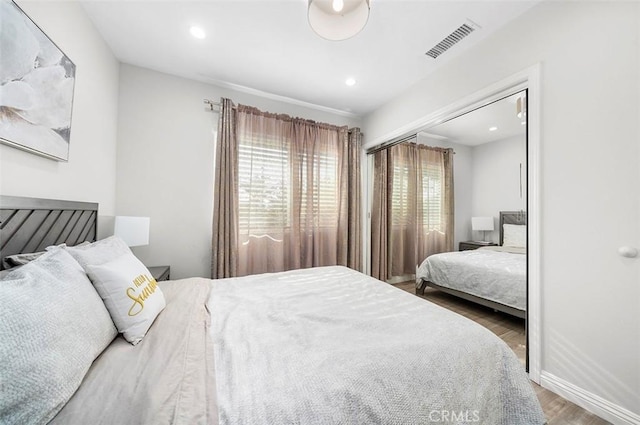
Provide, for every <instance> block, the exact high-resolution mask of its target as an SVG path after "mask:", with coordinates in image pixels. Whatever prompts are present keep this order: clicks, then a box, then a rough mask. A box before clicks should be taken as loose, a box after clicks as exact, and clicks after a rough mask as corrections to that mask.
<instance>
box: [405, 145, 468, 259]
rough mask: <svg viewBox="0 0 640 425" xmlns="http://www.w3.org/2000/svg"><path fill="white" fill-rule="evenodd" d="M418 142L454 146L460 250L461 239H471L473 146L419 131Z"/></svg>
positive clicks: (455, 245) (455, 244) (455, 246)
mask: <svg viewBox="0 0 640 425" xmlns="http://www.w3.org/2000/svg"><path fill="white" fill-rule="evenodd" d="M417 142H418V143H421V144H424V145H428V146H435V147H441V148H452V149H453V151H454V152H455V155H454V156H453V198H454V200H453V202H454V210H455V215H454V222H455V223H454V229H453V240H454V242H453V249H454V250H456V251H457V250H458V247H459V245H460V241H468V240H470V239H471V200H472V197H473V196H472V190H473V188H472V181H473V178H472V172H473V162H472V148H471V147H470V146H466V145H461V144H459V143H454V142H449V141H446V140H439V139H434V138H432V137H429V136H427V135H425V134H424V133H418V140H417Z"/></svg>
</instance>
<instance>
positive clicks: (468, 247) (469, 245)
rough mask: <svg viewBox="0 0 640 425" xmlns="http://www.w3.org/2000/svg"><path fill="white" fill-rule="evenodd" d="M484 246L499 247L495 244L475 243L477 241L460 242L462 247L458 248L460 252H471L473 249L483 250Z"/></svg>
mask: <svg viewBox="0 0 640 425" xmlns="http://www.w3.org/2000/svg"><path fill="white" fill-rule="evenodd" d="M483 246H498V245H497V244H495V243H493V242H487V243H482V242H475V241H465V242H460V247H459V248H458V250H459V251H469V250H472V249H478V248H482V247H483Z"/></svg>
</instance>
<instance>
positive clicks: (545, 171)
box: [363, 2, 640, 423]
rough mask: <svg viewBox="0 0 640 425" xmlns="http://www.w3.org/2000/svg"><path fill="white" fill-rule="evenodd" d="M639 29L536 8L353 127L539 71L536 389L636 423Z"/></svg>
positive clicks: (626, 22) (596, 9)
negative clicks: (555, 386) (625, 249)
mask: <svg viewBox="0 0 640 425" xmlns="http://www.w3.org/2000/svg"><path fill="white" fill-rule="evenodd" d="M639 22H640V4H638V3H636V2H544V3H541V4H539V5H537V6H535V7H533V8H532V9H531V10H530V11H529V12H527V13H525V14H524V15H522V16H521V17H519V18H517V19H516V20H514V21H513V22H512V23H510V24H508V25H506V26H505V27H503V28H502V29H501V30H499V31H497V32H496V33H495V34H493V35H491V36H489V37H488V38H487V39H486V40H484V41H483V42H481V43H479V44H478V45H477V46H476V47H475V48H474V49H473V50H472V51H469V52H466V53H465V54H464V55H461V56H459V57H457V58H454V59H453V60H452V61H451V62H449V63H447V64H446V65H445V66H443V67H442V68H441V69H440V70H439V71H437V72H436V73H434V74H432V75H430V76H429V77H427V78H425V79H424V80H422V81H421V82H419V83H417V84H416V85H414V86H413V87H411V88H410V89H408V90H407V91H406V92H405V93H403V94H401V95H399V96H398V97H397V98H396V99H395V100H394V101H392V102H390V103H389V104H387V105H385V106H384V107H382V108H380V109H378V110H377V111H375V112H374V113H372V114H370V115H369V116H367V117H365V121H364V126H363V131H364V134H365V137H366V140H367V141H372V140H374V139H376V138H381V137H384V136H385V135H387V134H389V133H390V132H392V131H394V130H396V129H397V128H400V127H401V126H404V125H407V124H409V123H411V122H413V121H414V120H416V119H419V118H421V117H424V116H427V115H429V114H430V113H433V112H435V111H437V110H439V109H440V108H443V107H445V106H447V105H449V104H451V103H453V102H455V101H456V100H458V99H461V98H463V97H465V96H468V95H469V94H471V93H475V92H477V91H478V90H481V89H483V88H485V87H487V86H489V85H491V84H493V83H495V82H497V81H500V80H502V79H504V78H506V77H509V76H511V75H513V74H515V73H518V72H520V71H522V70H524V69H527V68H528V67H529V66H531V65H533V64H536V63H541V67H542V75H541V113H542V115H541V117H540V119H541V158H540V161H541V166H542V170H541V179H542V182H541V184H542V186H541V189H540V196H541V205H540V207H541V232H542V241H541V253H542V258H541V264H542V269H541V280H542V291H541V292H542V299H541V306H542V317H541V320H542V323H541V333H542V358H541V363H542V364H541V366H542V374H543V378H544V379H543V383H544V382H545V380H547V381H548V382H550V379H551V378H557V379H556V381H557V382H563V383H566V384H568V386H569V387H570V389H571V391H573V394H578V395H579V396H580V397H581V399H583V400H584V399H586V398H589V397H591V396H593V397H591V400H596V401H598V400H600V401H601V402H602V405H606V406H608V407H609V408H610V409H612V410H613V411H618V412H620V411H624V409H627V411H629V412H632V413H631V414H632V415H635V418H636V419H634V420H636V421H640V419H638V418H640V416H639V415H640V403H638V400H640V361H639V360H638V359H640V337H639V336H640V314H638V311H640V283H639V282H640V267H639V262H640V260H638V259H625V258H621V257H620V256H619V255H618V254H617V249H618V247H620V246H623V245H631V246H636V247H638V246H640V228H639V227H640V226H639V225H640V199H639V198H640V191H638V183H640V180H639V173H638V169H639V168H640V152H639V148H640V144H639V143H638V140H639V138H640V131H639V128H638V117H639V97H640V96H639V94H640V86H639V85H640V72H639V55H640V49H639V48H638V45H639V42H640V40H639V34H638V33H639V29H640V25H638V24H639ZM612 41H615V42H612ZM594 224H596V227H594ZM547 385H548V384H547ZM565 389H566V388H565ZM571 391H569V392H571ZM565 393H568V392H567V391H565ZM585 397H586V398H585ZM602 400H604V401H602ZM621 409H622V410H621ZM616 421H618V422H620V423H622V422H621V420H619V419H617V420H616Z"/></svg>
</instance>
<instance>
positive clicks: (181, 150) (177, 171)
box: [116, 64, 360, 278]
mask: <svg viewBox="0 0 640 425" xmlns="http://www.w3.org/2000/svg"><path fill="white" fill-rule="evenodd" d="M221 96H222V97H228V98H231V99H232V100H233V101H234V102H235V103H236V104H237V103H242V104H246V105H252V106H255V107H258V108H260V109H262V110H265V111H270V112H276V113H285V114H289V115H292V116H301V117H304V118H308V119H313V120H317V121H322V122H329V123H332V124H336V125H345V124H348V125H350V126H357V125H359V124H360V123H359V122H357V121H354V120H353V119H348V118H345V117H342V116H337V115H332V114H329V113H326V112H322V111H318V110H314V109H308V108H303V107H301V106H296V105H292V104H287V103H283V102H278V101H274V100H270V99H266V98H262V97H257V96H253V95H249V94H246V93H240V92H236V91H232V90H229V89H224V88H221V87H217V86H213V85H209V84H204V83H199V82H195V81H191V80H186V79H183V78H178V77H174V76H170V75H167V74H162V73H159V72H155V71H150V70H147V69H143V68H138V67H135V66H131V65H126V64H123V65H121V67H120V103H119V130H118V161H117V170H118V173H117V174H118V176H117V202H116V204H117V208H116V210H117V214H119V215H134V216H136V215H137V216H147V217H151V234H150V243H149V245H148V246H145V247H137V248H134V249H133V250H134V252H135V254H136V255H137V256H138V257H139V258H140V259H141V260H142V261H143V262H144V263H145V264H147V265H150V266H152V265H165V264H166V265H170V266H171V277H172V278H182V277H190V276H204V277H209V276H210V275H211V231H212V229H211V228H212V214H213V170H214V148H215V138H214V131H215V129H216V128H217V122H218V121H217V120H218V115H217V113H213V112H211V111H209V110H208V108H206V107H205V105H204V103H203V99H205V98H207V99H211V100H214V101H217V100H219V99H220V97H221Z"/></svg>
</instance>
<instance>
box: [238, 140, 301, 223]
mask: <svg viewBox="0 0 640 425" xmlns="http://www.w3.org/2000/svg"><path fill="white" fill-rule="evenodd" d="M288 163H289V152H288V150H287V149H286V147H284V146H282V144H281V143H277V142H271V143H270V142H269V141H268V140H267V141H261V142H260V143H257V142H253V141H248V140H245V141H243V140H240V142H239V144H238V189H239V197H238V203H239V217H238V218H239V223H238V224H239V229H240V231H243V230H244V231H247V230H249V229H251V231H252V232H265V233H266V232H268V231H269V230H271V229H274V228H283V227H288V226H289V225H290V220H289V217H290V213H289V208H290V200H289V196H290V180H291V179H290V168H289V165H288Z"/></svg>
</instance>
